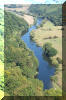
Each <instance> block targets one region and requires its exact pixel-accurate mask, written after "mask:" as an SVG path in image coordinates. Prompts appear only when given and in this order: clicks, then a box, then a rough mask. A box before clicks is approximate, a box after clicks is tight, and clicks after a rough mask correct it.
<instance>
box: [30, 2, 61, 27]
mask: <svg viewBox="0 0 66 100" xmlns="http://www.w3.org/2000/svg"><path fill="white" fill-rule="evenodd" d="M29 11H30V12H31V13H32V14H33V15H34V16H37V17H46V18H48V19H50V20H51V21H52V22H53V23H54V24H55V25H62V5H59V4H53V5H51V4H47V5H45V4H42V5H41V4H36V5H33V4H32V5H31V6H30V7H29Z"/></svg>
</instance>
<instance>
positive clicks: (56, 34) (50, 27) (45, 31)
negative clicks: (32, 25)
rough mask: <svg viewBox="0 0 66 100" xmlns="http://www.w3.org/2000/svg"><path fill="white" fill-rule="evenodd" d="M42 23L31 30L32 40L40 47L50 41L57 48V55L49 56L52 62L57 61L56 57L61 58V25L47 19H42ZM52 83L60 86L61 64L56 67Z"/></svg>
mask: <svg viewBox="0 0 66 100" xmlns="http://www.w3.org/2000/svg"><path fill="white" fill-rule="evenodd" d="M42 23H43V24H42V27H41V26H38V27H37V29H36V30H32V32H31V37H32V40H33V41H35V42H36V44H37V45H38V46H41V47H43V45H44V44H45V43H47V42H48V43H51V44H52V47H53V48H55V49H56V50H57V55H56V56H54V57H52V58H51V60H52V63H53V64H54V63H58V62H57V60H56V58H57V57H59V58H61V59H62V26H54V24H53V23H52V22H51V21H49V20H47V19H44V20H43V22H42ZM54 83H55V84H56V85H55V86H56V88H57V87H58V86H59V87H61V88H62V64H59V65H58V68H56V72H55V75H54V76H53V86H54ZM55 86H54V87H55Z"/></svg>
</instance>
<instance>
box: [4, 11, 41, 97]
mask: <svg viewBox="0 0 66 100" xmlns="http://www.w3.org/2000/svg"><path fill="white" fill-rule="evenodd" d="M28 27H29V26H28V24H27V22H25V20H24V19H20V18H18V17H17V16H15V15H14V14H11V13H9V12H6V11H5V50H4V52H5V64H4V65H5V89H4V90H5V95H7V96H8V95H10V96H13V95H15V96H16V95H17V96H18V95H19V96H35V95H43V84H42V82H41V81H39V80H38V79H35V78H34V76H35V75H36V72H37V69H38V60H37V58H36V57H35V56H34V54H33V52H32V51H30V50H29V49H28V48H27V47H26V45H25V43H24V42H23V41H22V40H21V35H23V34H24V33H25V32H26V31H27V30H26V29H28Z"/></svg>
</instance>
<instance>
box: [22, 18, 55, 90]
mask: <svg viewBox="0 0 66 100" xmlns="http://www.w3.org/2000/svg"><path fill="white" fill-rule="evenodd" d="M41 22H42V19H40V18H38V20H37V23H36V25H40V24H41ZM36 25H33V26H31V27H30V28H29V29H28V32H27V33H26V34H25V35H23V36H22V40H24V42H25V43H26V45H27V47H28V48H29V49H30V50H32V51H33V52H34V55H35V56H36V57H37V59H38V61H39V66H38V69H39V72H38V76H37V78H38V79H39V80H42V81H43V83H44V89H50V88H52V82H51V80H50V77H51V76H53V75H54V72H55V68H54V67H53V66H50V64H49V63H48V61H46V60H45V59H44V58H43V56H42V53H43V50H42V48H41V47H38V46H37V45H36V43H35V42H33V41H31V39H30V32H31V31H32V30H35V29H36Z"/></svg>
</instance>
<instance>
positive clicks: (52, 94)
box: [44, 88, 62, 96]
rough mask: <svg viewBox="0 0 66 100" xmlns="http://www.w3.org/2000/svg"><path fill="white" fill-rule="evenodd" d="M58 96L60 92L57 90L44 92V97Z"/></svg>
mask: <svg viewBox="0 0 66 100" xmlns="http://www.w3.org/2000/svg"><path fill="white" fill-rule="evenodd" d="M60 94H62V91H61V90H59V89H55V90H54V89H53V88H51V89H49V90H45V92H44V95H45V96H61V95H60Z"/></svg>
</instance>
